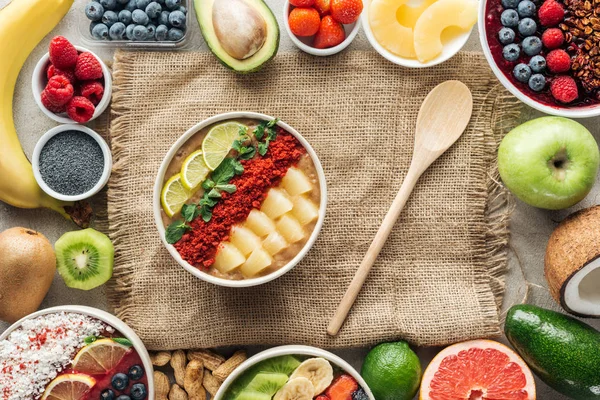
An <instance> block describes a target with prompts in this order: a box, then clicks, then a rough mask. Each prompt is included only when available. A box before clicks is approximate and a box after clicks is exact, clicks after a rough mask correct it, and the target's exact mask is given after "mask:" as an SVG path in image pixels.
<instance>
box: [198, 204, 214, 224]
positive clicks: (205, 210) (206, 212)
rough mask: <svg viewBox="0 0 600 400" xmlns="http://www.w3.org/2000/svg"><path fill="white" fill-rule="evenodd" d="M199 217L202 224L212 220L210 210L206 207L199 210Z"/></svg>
mask: <svg viewBox="0 0 600 400" xmlns="http://www.w3.org/2000/svg"><path fill="white" fill-rule="evenodd" d="M200 215H201V216H202V220H203V221H204V222H208V221H210V219H211V218H212V210H211V209H210V208H208V207H202V208H201V209H200Z"/></svg>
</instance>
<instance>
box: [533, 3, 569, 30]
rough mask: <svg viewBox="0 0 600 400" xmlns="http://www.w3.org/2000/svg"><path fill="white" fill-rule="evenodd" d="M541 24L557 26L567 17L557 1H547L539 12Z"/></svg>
mask: <svg viewBox="0 0 600 400" xmlns="http://www.w3.org/2000/svg"><path fill="white" fill-rule="evenodd" d="M538 17H539V18H540V24H542V25H544V26H555V25H558V23H559V22H560V21H562V20H563V18H564V17H565V10H564V9H563V7H562V6H561V5H560V4H559V3H558V2H557V1H556V0H546V1H545V2H544V4H542V6H541V7H540V9H539V11H538Z"/></svg>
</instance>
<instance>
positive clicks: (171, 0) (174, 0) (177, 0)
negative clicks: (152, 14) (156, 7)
mask: <svg viewBox="0 0 600 400" xmlns="http://www.w3.org/2000/svg"><path fill="white" fill-rule="evenodd" d="M180 5H181V0H165V6H166V7H167V8H168V9H169V10H176V9H178V8H179V6H180Z"/></svg>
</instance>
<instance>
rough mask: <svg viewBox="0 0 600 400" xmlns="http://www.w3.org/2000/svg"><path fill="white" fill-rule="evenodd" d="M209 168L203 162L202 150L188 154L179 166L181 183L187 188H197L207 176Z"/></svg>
mask: <svg viewBox="0 0 600 400" xmlns="http://www.w3.org/2000/svg"><path fill="white" fill-rule="evenodd" d="M209 172H210V169H208V167H207V166H206V163H205V162H204V157H203V156H202V150H198V151H195V152H193V153H192V154H190V155H189V156H188V157H187V158H186V159H185V161H184V162H183V165H182V166H181V183H182V184H183V186H184V187H185V188H186V189H187V190H193V189H195V188H197V187H198V186H199V185H200V184H201V183H202V181H204V179H206V177H207V176H208V173H209Z"/></svg>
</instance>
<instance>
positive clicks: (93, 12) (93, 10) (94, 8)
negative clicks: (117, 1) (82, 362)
mask: <svg viewBox="0 0 600 400" xmlns="http://www.w3.org/2000/svg"><path fill="white" fill-rule="evenodd" d="M102 15H104V7H102V4H100V3H98V2H97V1H92V2H91V3H88V4H87V5H86V6H85V16H86V17H88V18H89V19H90V20H91V21H100V20H101V19H102Z"/></svg>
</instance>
